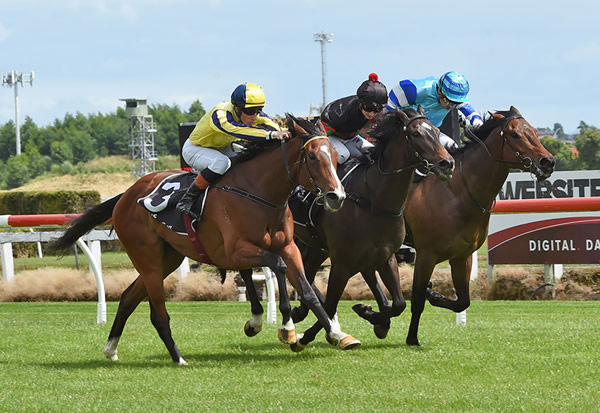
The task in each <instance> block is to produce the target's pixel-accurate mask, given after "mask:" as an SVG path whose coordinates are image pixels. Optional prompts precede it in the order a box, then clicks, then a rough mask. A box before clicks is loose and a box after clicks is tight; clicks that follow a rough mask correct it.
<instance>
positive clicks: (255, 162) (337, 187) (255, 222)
mask: <svg viewBox="0 0 600 413" xmlns="http://www.w3.org/2000/svg"><path fill="white" fill-rule="evenodd" d="M286 122H287V125H288V128H289V130H290V131H291V132H292V138H291V139H289V140H288V141H287V142H281V144H280V145H277V147H276V148H272V149H265V150H264V151H263V152H261V153H260V154H258V155H257V156H256V157H255V158H253V159H251V160H248V161H246V162H243V163H240V164H239V165H237V166H236V167H235V168H232V170H231V171H229V173H227V174H226V175H225V176H224V177H223V178H222V179H221V180H220V181H219V182H218V185H216V186H213V187H211V188H209V193H208V195H207V200H206V202H205V207H204V212H203V215H202V218H201V220H200V222H199V224H197V234H198V238H199V239H200V241H201V242H202V244H203V246H204V249H205V251H206V253H207V255H208V257H209V258H210V260H211V261H212V262H213V263H214V265H216V266H218V267H219V268H222V269H231V270H245V269H250V268H253V267H269V268H271V269H272V270H273V272H274V273H275V274H276V276H277V277H278V282H282V280H283V282H285V281H284V279H285V277H286V275H287V278H288V279H289V281H290V283H291V284H292V285H293V286H294V288H295V289H296V290H297V291H298V292H299V293H300V295H301V296H302V298H303V300H306V302H307V303H309V305H310V307H311V310H313V311H314V312H315V314H316V316H317V318H318V319H319V321H320V322H322V323H323V324H324V326H325V328H326V329H327V331H328V332H329V333H330V334H333V335H334V337H335V339H336V340H341V339H342V338H343V336H342V334H343V333H342V332H341V330H340V328H339V324H337V322H333V321H332V320H331V319H330V318H329V317H328V316H327V313H326V312H325V310H324V309H323V307H322V306H321V304H320V303H319V300H318V299H317V297H316V295H315V293H314V292H313V290H312V288H311V286H310V284H309V283H308V281H307V280H306V277H305V275H304V267H303V265H302V259H301V255H300V252H299V251H298V248H297V246H296V244H295V243H294V242H293V219H292V215H291V213H290V210H289V208H288V206H287V199H288V197H289V196H290V193H291V192H292V189H293V188H295V187H296V186H297V185H299V184H300V185H303V186H305V187H306V188H308V189H310V190H313V191H316V192H318V193H319V195H321V196H322V197H323V199H324V204H325V206H326V208H327V209H328V210H330V211H335V210H337V209H339V208H340V207H341V205H342V203H343V200H344V198H345V192H344V189H343V187H342V184H341V183H340V180H339V179H338V177H337V175H336V173H335V167H334V165H335V164H336V162H337V153H336V152H335V151H334V150H333V148H332V146H331V144H330V143H329V139H328V138H327V137H326V136H324V131H323V130H322V129H319V128H318V127H317V126H315V125H314V124H312V123H310V122H308V121H304V120H302V119H296V118H294V117H293V116H291V115H288V116H287V119H286ZM179 172H180V171H177V172H175V171H167V172H157V173H152V174H149V175H147V176H145V177H143V178H141V179H140V180H138V181H137V182H136V183H135V184H133V185H132V186H131V187H130V188H129V189H127V191H125V192H124V193H123V194H121V195H118V196H116V197H114V198H112V199H110V200H108V201H106V202H104V203H102V204H100V205H97V206H95V207H93V208H91V209H89V210H88V211H87V212H86V213H85V214H83V215H82V216H81V217H79V218H78V219H76V220H75V221H73V224H72V226H71V227H69V228H68V229H67V231H66V232H65V233H64V234H63V235H62V236H61V237H60V238H59V239H58V240H56V241H55V243H54V247H55V248H65V247H68V246H70V245H72V244H73V243H74V242H76V240H77V239H78V238H79V237H81V236H82V235H84V234H85V233H87V232H88V231H90V230H91V229H92V228H94V227H95V226H96V225H99V224H102V223H104V222H105V221H107V220H108V219H109V218H112V224H113V225H114V228H115V231H116V232H117V235H118V236H119V240H120V241H121V243H122V245H123V247H124V249H125V251H126V252H127V254H128V255H129V257H130V259H131V261H132V263H133V265H134V266H135V268H136V270H137V271H138V273H139V276H138V278H137V279H136V280H135V281H134V282H133V283H132V284H131V285H130V286H129V287H128V288H127V289H126V290H125V291H124V292H123V294H122V296H121V300H120V303H119V307H118V310H117V314H116V316H115V320H114V322H113V326H112V329H111V331H110V334H109V337H108V341H107V343H106V346H105V347H104V354H105V355H106V357H107V358H110V359H113V360H117V359H118V357H117V346H118V343H119V339H120V337H121V334H122V332H123V328H124V326H125V323H126V321H127V319H128V317H129V316H130V315H131V313H132V312H133V311H134V310H135V308H136V307H137V305H138V304H139V303H140V302H141V301H142V300H143V299H145V298H146V297H148V298H149V301H150V319H151V321H152V324H153V325H154V327H155V328H156V330H157V331H158V334H159V336H160V338H161V339H162V340H163V342H164V343H165V346H166V347H167V350H168V351H169V354H170V355H171V358H172V359H173V361H174V362H175V363H178V364H187V363H186V362H185V360H184V359H183V357H182V356H181V353H180V352H179V349H178V348H177V346H176V345H175V342H174V341H173V338H172V335H171V328H170V325H169V315H168V313H167V309H166V306H165V297H164V286H163V279H164V278H165V277H167V276H168V275H169V274H171V273H172V272H173V271H174V270H175V269H176V268H177V267H178V266H179V265H180V264H181V262H182V260H183V258H184V256H187V257H190V258H192V259H194V260H197V261H203V258H202V255H201V254H200V253H199V252H198V251H197V250H196V248H195V247H194V245H193V244H192V242H191V241H190V238H189V237H187V236H186V235H180V234H178V233H176V232H174V231H171V230H169V229H168V228H167V227H166V226H164V225H163V224H161V223H160V222H158V221H157V220H155V219H154V218H152V216H151V215H150V213H149V212H148V211H147V210H146V209H144V208H143V207H142V206H140V205H139V204H138V203H137V200H138V199H140V198H142V197H144V196H146V195H148V194H149V193H150V192H151V191H152V190H153V189H154V188H155V187H156V185H157V184H158V183H159V182H161V181H162V180H163V179H164V178H165V177H167V176H170V175H172V174H174V173H179ZM224 187H229V188H235V189H236V190H237V191H228V190H224ZM244 194H245V196H241V195H244ZM286 269H287V273H286ZM288 300H289V299H288ZM285 302H286V300H284V303H285ZM283 305H287V307H288V308H287V309H284V310H283V311H282V312H284V313H289V302H287V303H285V304H283ZM284 323H285V320H284ZM294 337H295V334H294Z"/></svg>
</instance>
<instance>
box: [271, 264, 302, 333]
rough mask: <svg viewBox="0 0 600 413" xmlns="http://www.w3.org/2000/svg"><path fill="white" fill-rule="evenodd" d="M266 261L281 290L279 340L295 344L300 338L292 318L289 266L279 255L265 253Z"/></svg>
mask: <svg viewBox="0 0 600 413" xmlns="http://www.w3.org/2000/svg"><path fill="white" fill-rule="evenodd" d="M264 261H265V264H266V266H267V267H269V268H270V269H271V270H272V271H273V273H274V274H275V278H277V287H278V289H279V311H280V312H281V317H282V321H281V326H279V329H278V331H277V338H278V339H279V341H281V342H282V343H284V344H294V343H296V342H297V341H298V337H297V336H296V326H295V325H294V322H293V321H292V317H291V310H292V306H291V304H290V296H289V294H288V291H287V283H286V278H285V275H286V271H287V266H286V264H285V262H284V261H283V259H282V258H281V257H280V256H279V255H277V254H274V253H272V252H266V253H265V255H264Z"/></svg>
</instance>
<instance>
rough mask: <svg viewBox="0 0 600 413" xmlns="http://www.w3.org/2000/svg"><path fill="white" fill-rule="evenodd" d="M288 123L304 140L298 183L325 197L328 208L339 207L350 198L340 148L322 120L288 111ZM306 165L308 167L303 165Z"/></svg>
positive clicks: (335, 208) (298, 136) (331, 209)
mask: <svg viewBox="0 0 600 413" xmlns="http://www.w3.org/2000/svg"><path fill="white" fill-rule="evenodd" d="M286 124H287V127H288V129H289V131H290V132H291V133H292V139H293V138H297V139H299V140H300V142H301V144H302V149H301V153H302V155H301V158H300V161H299V167H300V171H299V173H298V183H299V184H300V185H302V186H303V187H305V188H307V189H308V190H310V191H312V192H313V193H316V194H317V196H319V197H322V198H323V199H324V206H325V209H327V210H328V211H332V212H333V211H337V210H338V209H340V208H341V207H342V204H343V203H344V200H345V199H346V192H345V191H344V187H343V186H342V183H341V182H340V179H339V178H338V176H337V173H336V171H335V167H336V165H337V157H338V155H337V152H336V151H335V150H334V149H333V147H332V146H331V143H330V142H329V138H328V137H327V134H326V133H325V129H324V128H323V125H322V124H321V122H318V123H317V124H315V123H312V122H310V121H308V120H305V119H299V118H295V117H294V116H292V115H290V114H287V115H286ZM302 165H304V167H302Z"/></svg>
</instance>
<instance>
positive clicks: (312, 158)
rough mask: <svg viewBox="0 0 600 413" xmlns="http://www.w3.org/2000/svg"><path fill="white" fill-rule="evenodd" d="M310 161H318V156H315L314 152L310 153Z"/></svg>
mask: <svg viewBox="0 0 600 413" xmlns="http://www.w3.org/2000/svg"><path fill="white" fill-rule="evenodd" d="M308 159H310V160H311V161H316V160H317V155H315V154H314V153H313V152H309V153H308Z"/></svg>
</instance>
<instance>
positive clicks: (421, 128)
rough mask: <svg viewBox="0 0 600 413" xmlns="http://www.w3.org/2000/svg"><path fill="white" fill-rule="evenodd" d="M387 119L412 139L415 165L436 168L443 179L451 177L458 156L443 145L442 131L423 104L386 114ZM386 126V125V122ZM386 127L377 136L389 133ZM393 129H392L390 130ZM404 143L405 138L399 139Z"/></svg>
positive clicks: (409, 142) (410, 155)
mask: <svg viewBox="0 0 600 413" xmlns="http://www.w3.org/2000/svg"><path fill="white" fill-rule="evenodd" d="M386 117H387V118H388V119H387V122H392V123H393V124H392V125H390V126H392V127H393V130H395V133H396V134H398V132H400V134H401V135H402V136H403V137H404V138H405V139H406V142H408V147H409V149H410V150H409V153H408V156H409V157H410V158H412V161H413V162H415V166H419V165H425V166H426V167H427V169H429V170H431V171H433V172H434V173H435V174H436V175H438V176H439V177H440V178H441V179H443V180H447V179H448V178H450V177H451V176H452V172H453V171H454V159H453V158H452V156H451V155H450V154H449V153H448V151H446V149H444V147H443V146H442V145H441V144H440V139H439V136H440V130H439V129H438V128H436V127H435V126H433V124H432V123H431V122H430V121H429V119H427V116H425V111H424V110H423V108H422V107H421V105H419V107H418V110H414V109H405V110H399V109H397V110H396V111H394V112H389V113H388V114H386ZM382 126H383V125H382ZM386 129H387V128H385V127H383V128H382V129H381V130H380V131H379V132H376V134H375V137H376V138H379V137H381V135H382V134H385V133H386ZM388 131H389V129H388ZM397 141H399V142H400V143H402V142H404V139H399V140H397Z"/></svg>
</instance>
